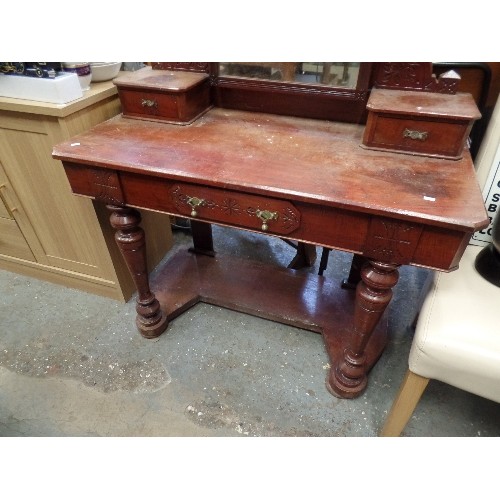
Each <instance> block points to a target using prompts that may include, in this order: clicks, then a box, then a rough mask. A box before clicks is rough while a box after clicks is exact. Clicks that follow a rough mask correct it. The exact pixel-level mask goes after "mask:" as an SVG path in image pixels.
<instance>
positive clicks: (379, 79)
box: [372, 62, 460, 94]
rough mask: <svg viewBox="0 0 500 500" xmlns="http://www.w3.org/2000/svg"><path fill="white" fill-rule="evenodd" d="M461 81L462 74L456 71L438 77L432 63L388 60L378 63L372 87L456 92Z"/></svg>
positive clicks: (443, 92) (442, 92)
mask: <svg viewBox="0 0 500 500" xmlns="http://www.w3.org/2000/svg"><path fill="white" fill-rule="evenodd" d="M459 81H460V76H459V75H458V74H457V73H455V72H454V71H449V72H447V73H444V74H443V75H441V77H440V78H436V77H435V76H434V75H433V74H432V63H414V62H387V63H379V64H378V65H377V71H376V74H375V77H374V81H373V83H372V87H377V88H386V89H399V90H404V89H406V90H422V91H426V92H438V93H441V94H455V93H456V92H457V88H458V83H459Z"/></svg>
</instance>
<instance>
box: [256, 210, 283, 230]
mask: <svg viewBox="0 0 500 500" xmlns="http://www.w3.org/2000/svg"><path fill="white" fill-rule="evenodd" d="M255 215H256V216H257V217H258V218H259V219H260V220H261V221H262V231H267V230H268V229H269V224H268V222H269V221H271V220H277V219H278V212H270V211H269V210H259V209H257V210H256V211H255Z"/></svg>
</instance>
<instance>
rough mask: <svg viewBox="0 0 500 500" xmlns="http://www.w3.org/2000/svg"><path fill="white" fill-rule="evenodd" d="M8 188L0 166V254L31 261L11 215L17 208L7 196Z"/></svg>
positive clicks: (31, 258)
mask: <svg viewBox="0 0 500 500" xmlns="http://www.w3.org/2000/svg"><path fill="white" fill-rule="evenodd" d="M10 190H11V188H10V186H8V184H7V180H6V178H5V177H4V175H3V172H2V171H1V167H0V255H2V256H9V257H15V258H17V259H23V260H29V261H31V262H33V261H34V260H35V257H34V256H33V253H32V252H31V250H30V247H29V245H28V243H27V241H26V240H25V238H24V236H23V233H22V232H21V230H20V229H19V226H18V225H17V222H16V220H15V219H14V217H13V216H12V213H16V212H17V211H18V210H19V208H18V207H17V206H15V205H12V198H11V197H8V195H9V193H8V191H10ZM7 199H9V201H7ZM9 202H10V203H11V205H9ZM9 207H10V208H9Z"/></svg>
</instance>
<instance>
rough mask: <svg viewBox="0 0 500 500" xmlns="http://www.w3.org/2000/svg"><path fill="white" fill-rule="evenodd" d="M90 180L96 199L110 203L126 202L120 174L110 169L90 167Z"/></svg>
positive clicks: (119, 203)
mask: <svg viewBox="0 0 500 500" xmlns="http://www.w3.org/2000/svg"><path fill="white" fill-rule="evenodd" d="M87 172H88V176H89V177H88V181H89V185H90V187H91V190H92V193H93V195H94V196H95V199H96V200H98V201H103V202H104V203H107V204H110V205H122V204H123V203H124V202H125V199H124V196H123V192H122V187H121V185H120V179H119V178H118V174H117V173H116V172H114V171H109V170H93V169H88V170H87Z"/></svg>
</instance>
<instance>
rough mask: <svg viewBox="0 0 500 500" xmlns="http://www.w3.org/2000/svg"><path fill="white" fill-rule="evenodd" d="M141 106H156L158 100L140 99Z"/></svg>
mask: <svg viewBox="0 0 500 500" xmlns="http://www.w3.org/2000/svg"><path fill="white" fill-rule="evenodd" d="M141 106H142V107H143V108H157V107H158V102H157V101H155V100H154V99H143V100H142V101H141Z"/></svg>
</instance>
